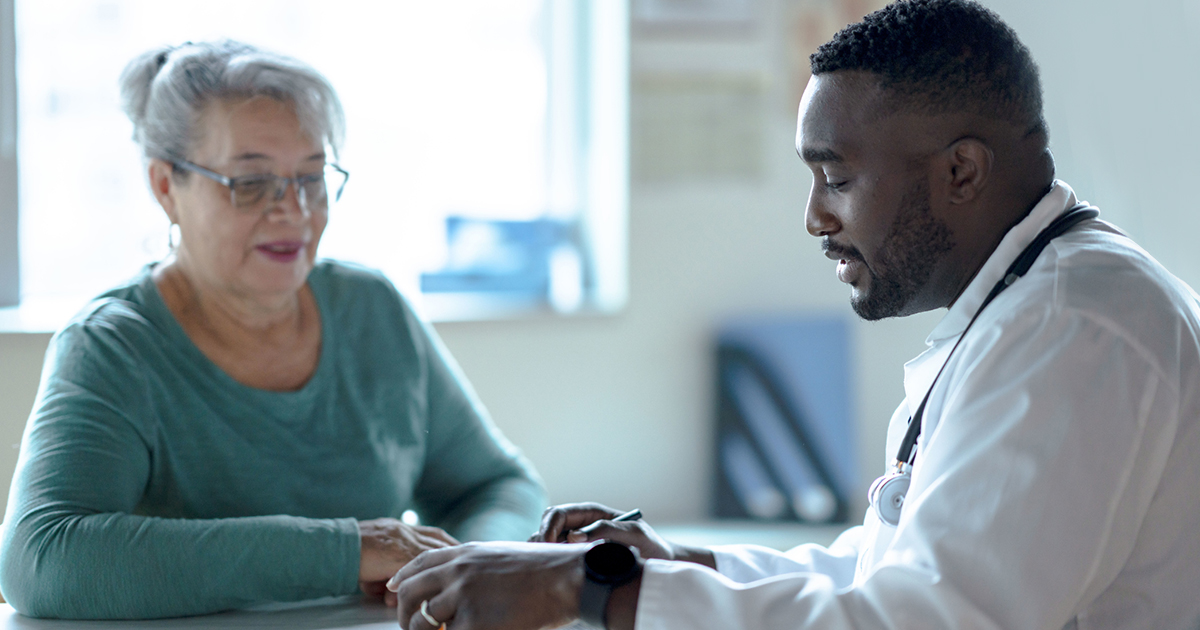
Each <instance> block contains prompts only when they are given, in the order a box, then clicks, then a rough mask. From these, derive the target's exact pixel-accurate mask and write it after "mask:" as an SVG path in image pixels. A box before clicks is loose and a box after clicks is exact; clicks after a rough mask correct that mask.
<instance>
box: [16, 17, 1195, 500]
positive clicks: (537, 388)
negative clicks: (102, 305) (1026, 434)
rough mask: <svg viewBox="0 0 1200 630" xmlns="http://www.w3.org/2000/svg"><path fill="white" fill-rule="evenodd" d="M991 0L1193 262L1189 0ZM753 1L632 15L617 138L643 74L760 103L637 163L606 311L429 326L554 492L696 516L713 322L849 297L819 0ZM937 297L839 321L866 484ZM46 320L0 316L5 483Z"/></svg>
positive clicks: (1119, 205) (646, 99)
mask: <svg viewBox="0 0 1200 630" xmlns="http://www.w3.org/2000/svg"><path fill="white" fill-rule="evenodd" d="M830 2H832V0H830ZM987 4H988V5H989V6H992V7H994V8H995V9H996V10H997V11H998V12H999V13H1000V14H1001V15H1002V16H1003V17H1005V18H1006V19H1007V20H1008V21H1009V22H1010V23H1011V24H1012V25H1013V26H1014V27H1015V28H1016V29H1017V31H1018V33H1019V34H1020V35H1021V36H1022V38H1023V39H1024V41H1025V42H1026V43H1027V44H1028V45H1029V46H1030V48H1031V49H1032V51H1033V53H1034V56H1035V58H1036V59H1037V60H1038V61H1039V63H1040V64H1041V66H1042V70H1043V78H1044V82H1045V84H1046V102H1047V112H1048V117H1049V122H1050V125H1051V130H1052V136H1053V143H1054V149H1055V152H1056V155H1057V157H1058V160H1059V172H1060V174H1061V176H1062V177H1064V178H1065V179H1067V180H1068V181H1070V182H1072V183H1073V185H1075V186H1076V188H1077V189H1079V190H1080V192H1081V194H1082V196H1084V197H1085V198H1088V199H1090V200H1092V201H1094V202H1097V203H1099V204H1100V206H1101V208H1102V210H1103V212H1104V216H1105V217H1107V218H1111V219H1114V220H1115V221H1117V222H1118V223H1119V224H1121V225H1123V226H1124V227H1126V228H1127V229H1129V230H1130V232H1131V233H1132V234H1133V235H1134V236H1135V238H1138V239H1139V241H1141V242H1142V243H1143V244H1144V245H1145V246H1146V247H1147V249H1149V250H1150V252H1151V253H1152V254H1154V255H1156V256H1158V257H1159V258H1160V259H1161V260H1163V261H1164V262H1165V263H1166V264H1167V265H1168V267H1170V268H1171V269H1172V270H1173V271H1175V272H1176V273H1177V274H1178V275H1180V276H1181V277H1183V278H1184V279H1185V280H1187V281H1189V282H1191V283H1193V285H1195V284H1196V283H1197V282H1200V248H1197V247H1195V246H1194V243H1193V241H1194V238H1195V237H1194V235H1195V234H1197V233H1200V213H1198V212H1195V211H1194V203H1193V202H1192V200H1191V198H1190V197H1191V195H1192V192H1191V190H1190V182H1191V181H1192V180H1193V179H1194V178H1195V173H1198V172H1200V164H1198V163H1197V162H1200V154H1198V153H1196V152H1195V151H1194V150H1193V149H1192V147H1195V146H1200V122H1198V121H1197V117H1196V116H1195V115H1194V111H1193V110H1194V109H1195V103H1197V102H1200V72H1197V70H1198V69H1200V68H1197V67H1196V66H1197V65H1198V64H1200V54H1198V53H1200V50H1196V48H1197V46H1198V44H1196V43H1193V42H1197V41H1200V37H1198V35H1200V28H1198V25H1200V13H1198V12H1197V10H1196V9H1194V8H1193V5H1197V3H1196V2H1186V3H1185V2H1168V1H1166V0H1160V1H1157V2H1150V3H1136V4H1135V3H1118V2H1115V1H1114V2H1091V1H1089V0H1061V1H1060V2H1055V3H1046V2H1040V1H1038V2H1035V1H1032V0H993V1H989V2H987ZM763 5H764V7H766V8H765V9H764V11H765V13H764V17H763V20H762V22H761V26H760V28H759V30H758V31H757V32H756V33H755V34H752V35H751V36H749V37H744V36H740V35H734V36H713V37H709V38H707V39H705V38H703V37H700V38H697V37H686V36H683V37H681V36H666V37H665V36H659V35H654V36H649V35H645V34H635V40H634V44H633V50H632V64H633V75H634V86H635V92H634V95H633V107H634V113H633V115H634V118H635V120H636V121H640V122H637V123H636V124H635V134H641V137H640V139H639V136H638V135H635V137H634V139H633V143H634V151H635V153H636V152H638V151H648V150H651V149H653V147H647V146H646V145H645V144H644V143H645V142H646V140H645V138H646V137H647V135H648V134H650V132H652V131H654V130H652V129H646V128H645V125H646V124H648V123H647V122H646V118H645V117H644V116H643V114H646V113H647V110H646V108H648V107H652V106H655V103H656V102H658V103H661V101H653V100H652V99H651V98H650V96H654V95H648V93H647V91H649V92H653V91H654V84H653V83H647V81H652V80H653V79H654V78H655V77H663V76H665V75H671V74H672V73H679V72H683V73H684V74H687V73H689V72H690V73H693V74H694V75H699V76H700V79H702V80H705V79H704V77H705V76H707V75H706V73H708V74H715V75H721V76H726V77H727V76H730V75H732V76H735V77H745V76H747V75H754V76H756V77H758V79H757V80H758V81H759V83H758V84H757V85H759V86H760V87H759V88H758V89H759V90H760V91H759V92H758V93H757V95H756V96H753V95H752V96H753V98H751V99H750V103H751V106H752V107H757V108H759V109H757V110H755V111H754V112H752V113H753V114H754V116H751V117H750V118H755V117H757V120H758V122H757V123H754V122H753V121H751V120H750V119H746V120H743V121H742V123H745V124H751V125H752V124H760V125H761V127H759V128H758V129H759V131H760V132H761V136H760V138H759V141H758V144H755V145H754V148H753V149H752V151H751V152H752V154H753V155H754V156H757V158H758V159H759V160H760V161H759V162H757V168H758V171H757V175H755V176H752V177H743V178H741V179H738V178H733V179H728V178H727V179H722V178H706V179H704V180H701V181H690V182H689V181H667V180H664V179H655V178H653V177H646V175H647V174H646V173H645V172H641V173H638V172H635V173H634V183H633V188H632V200H631V209H630V252H629V255H630V282H631V286H630V302H629V305H628V307H627V308H626V309H625V310H624V311H622V312H621V313H620V314H618V315H615V316H612V317H579V318H569V319H535V320H526V321H507V322H482V323H454V324H442V325H439V326H438V329H439V330H440V331H441V333H442V335H443V336H444V338H445V340H446V342H447V344H448V345H449V347H450V348H451V350H452V351H453V352H454V354H455V355H456V357H457V358H458V360H459V361H460V362H461V364H462V365H463V367H464V369H465V371H466V373H467V374H468V376H469V377H470V378H471V380H472V381H473V382H474V384H475V386H476V388H477V389H478V390H479V392H480V394H481V395H482V397H483V399H484V401H485V402H486V403H487V404H488V406H489V407H490V409H491V410H492V412H493V415H494V416H495V418H496V420H497V422H498V423H499V424H500V426H501V427H502V428H503V429H504V431H505V432H506V433H507V434H508V435H509V437H510V438H512V439H513V441H514V442H516V443H517V444H518V445H520V446H521V447H522V448H524V450H525V452H526V453H527V454H528V455H529V456H530V457H531V458H532V459H533V461H534V462H535V464H536V465H537V466H538V467H539V469H540V470H541V472H542V474H543V475H544V476H545V478H546V481H547V484H548V485H549V488H550V492H551V498H552V500H554V501H556V502H557V501H573V500H600V501H604V502H608V503H611V504H614V505H615V506H617V507H634V506H637V507H641V508H642V509H644V510H646V511H647V513H648V514H649V515H650V517H651V518H654V519H662V520H683V519H694V518H698V517H700V516H702V515H703V513H704V512H705V510H706V506H707V494H706V493H707V488H708V484H709V481H710V480H709V477H710V474H711V461H710V457H709V449H710V444H709V441H710V428H709V427H710V424H711V422H712V410H711V408H710V407H711V405H710V402H711V399H712V392H711V391H710V390H711V388H710V383H711V381H712V378H711V370H712V362H711V357H710V354H709V340H710V335H711V333H712V331H713V329H714V328H715V326H717V325H718V323H719V322H720V321H722V320H723V319H724V318H725V317H727V316H730V315H734V314H743V313H767V312H780V311H807V310H818V311H821V312H830V311H834V312H841V313H846V314H847V315H848V309H847V307H846V305H845V301H846V296H847V292H846V289H845V287H843V286H841V285H840V284H839V283H838V282H837V281H836V279H835V278H834V277H833V265H832V264H831V263H830V262H829V261H828V260H826V259H825V258H824V257H823V256H821V255H820V252H819V251H818V248H817V242H816V240H815V239H813V238H811V237H809V236H808V235H807V234H805V232H804V229H803V224H802V213H803V205H804V198H805V195H806V191H807V188H808V185H809V176H808V175H807V171H806V170H805V169H804V168H803V167H802V165H801V163H800V162H799V160H798V159H797V158H796V157H795V152H794V148H793V139H792V136H793V134H794V131H795V129H794V125H795V122H794V112H793V111H791V107H793V103H794V97H795V95H796V85H795V83H796V82H795V81H793V80H791V79H790V78H789V77H790V73H791V72H792V70H791V68H792V65H791V64H792V59H793V58H794V57H796V55H797V53H796V52H795V51H794V50H792V49H791V48H790V47H789V46H788V44H787V40H786V39H785V38H786V37H787V36H788V34H789V33H799V32H800V30H799V29H798V28H797V26H796V23H795V22H793V21H792V17H793V16H794V15H795V14H796V12H803V11H809V10H811V11H816V12H817V13H820V11H822V10H824V9H822V8H821V7H822V6H823V4H822V1H821V0H797V1H796V2H792V3H785V2H784V1H783V0H764V1H763ZM1197 6H1200V5H1197ZM821 28H825V27H824V26H822V27H821ZM795 36H796V37H801V36H804V37H809V35H804V34H803V33H801V34H800V35H795ZM801 57H802V55H801ZM693 78H695V76H693ZM709 78H712V77H709ZM639 81H640V83H639ZM702 82H703V81H702ZM734 83H735V84H736V83H737V81H734ZM751 83H753V82H751ZM676 96H678V95H676ZM654 97H655V98H657V96H654ZM672 98H674V97H672ZM683 98H685V100H686V95H685V96H684V97H683ZM755 99H757V100H755ZM639 108H641V109H639ZM687 113H688V112H686V111H684V112H681V114H687ZM693 113H695V112H693ZM743 114H745V112H744V111H743V112H740V113H739V115H743ZM639 125H641V126H640V127H639ZM639 142H643V144H642V145H641V146H640V147H639V145H638V143H639ZM741 149H745V147H741ZM731 150H734V149H731ZM755 152H757V153H755ZM643 156H644V154H643ZM742 157H743V158H745V157H746V156H745V155H743V156H742ZM731 159H732V158H731ZM752 161H753V160H752ZM636 162H637V159H636V155H635V163H636ZM939 316H940V313H931V314H926V315H923V316H920V317H917V318H909V319H906V320H899V321H889V322H881V323H876V324H865V323H856V324H855V326H854V329H853V330H854V334H855V337H854V353H853V357H854V361H855V365H856V371H855V381H854V391H855V409H856V412H857V424H858V428H859V433H860V436H861V437H862V441H861V445H860V449H859V450H860V453H861V454H862V468H863V474H862V477H863V479H862V482H863V484H864V491H865V484H866V483H868V482H869V481H870V480H871V478H872V477H873V476H874V475H875V474H876V472H877V471H878V470H879V468H880V466H881V464H882V458H883V457H884V453H883V443H882V440H883V434H882V428H883V426H884V423H886V420H887V418H888V416H889V415H890V413H891V410H892V408H893V407H894V405H895V404H896V403H897V402H898V401H899V400H900V398H901V397H902V395H903V393H902V388H901V385H900V379H901V377H902V364H903V362H904V361H905V360H907V359H908V358H911V357H912V356H914V355H915V354H917V353H918V352H919V351H920V350H921V348H922V339H923V338H924V335H925V333H926V332H927V331H928V330H929V329H930V328H932V326H933V324H934V323H935V322H936V320H937V318H938V317H939ZM47 339H48V337H47V336H46V335H0V485H3V487H5V488H6V487H7V474H8V471H9V470H10V469H11V466H12V464H13V462H15V452H16V451H15V449H14V448H12V445H14V444H15V443H16V442H17V440H18V439H19V437H18V436H19V433H20V429H21V427H22V426H23V424H24V421H25V418H26V415H27V414H28V410H29V405H30V403H31V401H32V397H33V393H34V390H35V388H36V383H37V372H38V370H39V368H40V365H41V355H42V352H43V350H44V347H45V344H46V341H47ZM860 494H862V493H860ZM858 500H860V501H861V499H858ZM860 507H861V503H860Z"/></svg>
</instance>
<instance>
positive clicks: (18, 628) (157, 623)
mask: <svg viewBox="0 0 1200 630" xmlns="http://www.w3.org/2000/svg"><path fill="white" fill-rule="evenodd" d="M845 527H846V526H845V525H834V526H823V527H812V526H803V525H797V524H794V523H756V522H749V521H717V522H702V523H676V524H666V525H662V526H656V527H655V530H656V531H658V532H659V533H660V534H662V535H663V536H664V537H665V538H667V539H669V540H673V541H676V542H680V543H684V544H689V545H721V544H732V543H750V544H758V545H763V546H767V547H773V548H776V549H781V550H782V549H788V548H790V547H792V546H794V545H798V544H801V543H805V542H815V543H819V544H822V545H828V544H829V543H830V542H832V541H833V539H834V538H836V537H837V535H838V534H839V533H841V531H842V530H843V529H845ZM130 627H132V628H136V629H137V630H183V629H188V630H201V629H210V628H211V629H216V628H222V629H224V628H239V629H240V628H253V629H263V630H270V629H274V628H279V629H280V630H283V629H285V628H286V629H287V630H383V629H385V628H386V629H387V630H397V629H398V628H399V627H400V625H399V623H397V621H396V609H395V608H388V607H387V606H385V605H383V603H382V602H380V601H377V600H369V599H367V598H364V597H363V596H361V595H349V596H346V597H325V598H321V599H313V600H308V601H303V602H295V603H274V604H264V605H261V606H255V607H253V608H248V609H245V610H235V611H230V612H223V613H218V614H215V615H202V616H198V617H181V618H177V619H148V620H145V621H64V620H55V619H33V618H30V617H25V616H22V615H19V614H17V612H16V611H15V610H13V608H12V606H10V605H8V604H0V630H105V629H108V630H115V629H117V628H130ZM586 627H587V626H583V625H579V624H573V625H571V626H567V628H565V629H564V630H583V629H584V628H586Z"/></svg>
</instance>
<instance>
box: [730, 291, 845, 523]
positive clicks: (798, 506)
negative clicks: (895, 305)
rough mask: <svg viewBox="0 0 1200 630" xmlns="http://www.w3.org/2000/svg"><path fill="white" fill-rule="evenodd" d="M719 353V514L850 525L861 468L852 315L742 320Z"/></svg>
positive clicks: (732, 323)
mask: <svg viewBox="0 0 1200 630" xmlns="http://www.w3.org/2000/svg"><path fill="white" fill-rule="evenodd" d="M716 354H717V370H716V375H717V399H718V400H717V409H718V412H717V431H716V449H715V450H716V453H715V455H716V462H717V465H716V480H715V482H716V483H715V496H714V499H715V500H714V511H715V513H716V515H717V516H718V517H732V518H755V519H768V520H796V521H801V522H808V523H836V522H844V521H845V520H846V519H847V517H848V512H849V501H848V497H849V495H850V493H851V492H853V490H854V488H856V487H857V479H856V477H857V470H858V467H857V463H856V455H855V434H856V432H855V430H854V415H853V413H852V409H851V392H850V382H851V381H850V339H849V326H848V323H847V322H846V321H845V319H843V318H841V317H834V316H798V315H797V316H779V317H769V318H746V319H741V320H737V321H733V322H730V323H729V324H727V325H726V326H724V327H722V329H721V330H720V331H719V333H718V335H717V349H716Z"/></svg>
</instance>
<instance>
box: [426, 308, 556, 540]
mask: <svg viewBox="0 0 1200 630" xmlns="http://www.w3.org/2000/svg"><path fill="white" fill-rule="evenodd" d="M414 319H415V318H414ZM414 330H419V331H420V334H421V336H422V337H423V339H422V340H421V342H422V343H421V344H420V345H422V346H424V348H425V356H426V359H427V369H428V382H427V388H428V403H429V404H428V414H429V417H428V431H429V434H428V442H427V447H426V455H425V466H424V469H423V470H422V472H421V478H420V482H419V483H418V485H417V487H416V490H415V492H414V501H415V502H416V504H417V507H418V510H419V511H420V513H421V514H422V515H423V516H425V517H427V518H426V522H427V523H428V524H431V525H436V526H439V527H442V528H443V529H445V530H446V531H448V532H450V534H451V535H453V536H455V537H456V538H458V539H459V540H462V541H469V540H525V539H526V538H528V537H529V536H530V535H531V534H533V533H534V532H535V531H537V528H538V524H539V522H540V519H541V515H542V510H543V509H544V508H545V506H546V495H545V491H544V490H543V488H542V482H541V480H540V479H539V478H538V476H537V473H535V472H534V469H533V466H532V465H531V464H530V463H529V462H528V460H526V459H525V458H524V457H523V456H522V455H521V454H520V452H519V451H518V450H517V449H516V448H515V447H514V446H513V445H512V444H511V443H510V442H509V441H508V440H507V439H505V437H504V436H503V435H502V434H501V433H500V431H499V429H497V428H496V426H495V425H494V424H493V423H492V420H491V418H490V416H489V415H488V413H487V410H486V409H485V408H484V407H483V404H482V403H481V402H480V401H479V399H478V397H477V396H476V395H475V392H474V391H473V390H472V389H471V386H470V384H469V383H468V382H467V380H466V377H465V376H463V374H462V371H461V370H460V369H459V367H458V365H457V364H456V363H455V362H454V359H453V358H451V356H450V353H449V352H448V351H447V350H446V348H445V346H444V345H443V344H442V342H441V339H439V338H438V336H437V333H436V332H435V331H434V330H433V329H432V328H431V327H429V326H428V325H427V324H422V323H417V322H414Z"/></svg>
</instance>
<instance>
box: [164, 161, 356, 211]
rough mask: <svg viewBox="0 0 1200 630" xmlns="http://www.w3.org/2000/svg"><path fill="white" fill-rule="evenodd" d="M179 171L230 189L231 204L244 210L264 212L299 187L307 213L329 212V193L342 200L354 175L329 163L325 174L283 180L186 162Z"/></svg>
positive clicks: (301, 199) (180, 163) (301, 204)
mask: <svg viewBox="0 0 1200 630" xmlns="http://www.w3.org/2000/svg"><path fill="white" fill-rule="evenodd" d="M172 164H174V165H175V167H176V168H181V169H183V170H185V171H191V172H193V173H197V174H200V175H203V176H204V177H207V178H209V179H211V180H213V181H215V182H217V183H219V184H223V185H224V186H226V187H227V188H229V203H231V204H233V207H235V208H238V209H242V210H263V211H266V210H267V208H268V207H269V206H268V205H267V204H265V203H264V202H265V201H266V200H268V199H270V200H271V201H276V202H277V201H280V200H281V199H283V197H284V195H286V194H287V189H288V186H290V185H294V186H295V187H296V199H298V200H299V201H300V207H301V208H302V209H304V210H305V211H307V212H309V213H312V212H319V211H324V210H328V209H329V191H330V190H333V191H336V192H334V194H333V200H334V201H337V200H338V199H341V198H342V190H344V189H345V188H346V182H347V181H348V180H349V179H350V173H348V172H347V171H346V170H345V169H343V168H342V167H340V166H338V165H337V164H332V163H328V162H327V163H325V164H324V165H323V166H322V167H321V171H320V172H317V173H310V174H308V175H297V176H296V177H280V176H278V175H270V174H265V175H246V176H244V177H226V176H224V175H222V174H220V173H217V172H214V171H210V170H208V169H206V168H204V167H203V166H200V165H198V164H193V163H191V162H188V161H186V160H175V161H172Z"/></svg>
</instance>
